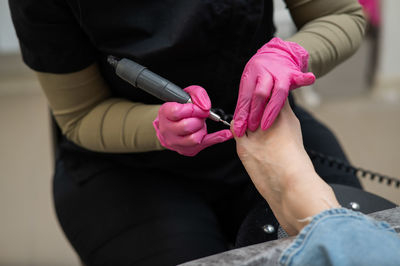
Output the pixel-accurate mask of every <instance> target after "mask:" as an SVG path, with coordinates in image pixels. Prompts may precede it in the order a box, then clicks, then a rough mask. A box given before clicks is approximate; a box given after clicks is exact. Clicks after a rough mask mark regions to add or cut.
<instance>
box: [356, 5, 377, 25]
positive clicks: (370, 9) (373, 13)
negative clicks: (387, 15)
mask: <svg viewBox="0 0 400 266" xmlns="http://www.w3.org/2000/svg"><path fill="white" fill-rule="evenodd" d="M358 2H360V4H361V5H362V6H363V8H364V10H365V12H366V13H367V15H368V19H369V21H370V22H371V24H372V25H374V26H375V27H379V26H380V25H381V20H382V19H381V10H380V3H379V2H380V1H379V0H359V1H358Z"/></svg>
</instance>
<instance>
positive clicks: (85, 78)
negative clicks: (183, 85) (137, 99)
mask: <svg viewBox="0 0 400 266" xmlns="http://www.w3.org/2000/svg"><path fill="white" fill-rule="evenodd" d="M36 73H37V76H38V79H39V82H40V84H41V86H42V88H43V90H44V93H45V94H46V97H47V99H48V102H49V105H50V108H51V111H52V113H53V115H54V117H55V119H56V121H57V124H58V125H59V126H60V128H61V130H62V132H63V134H64V135H65V136H66V137H67V138H68V139H69V140H71V141H72V142H74V143H75V144H77V145H79V146H81V147H84V148H86V149H88V150H92V151H98V152H114V153H127V152H145V151H153V150H161V149H162V146H161V144H160V143H159V141H158V139H157V136H156V133H155V130H154V128H153V124H152V122H153V120H154V119H155V118H156V116H157V112H158V109H159V107H160V106H159V105H146V104H142V103H134V102H131V101H128V100H126V99H121V98H113V97H111V93H110V90H109V88H108V86H107V84H106V83H105V81H104V80H103V78H102V76H101V75H100V72H99V70H98V68H97V65H91V66H90V67H88V68H86V69H84V70H82V71H79V72H75V73H69V74H50V73H41V72H36Z"/></svg>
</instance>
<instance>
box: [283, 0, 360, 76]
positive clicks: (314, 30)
mask: <svg viewBox="0 0 400 266" xmlns="http://www.w3.org/2000/svg"><path fill="white" fill-rule="evenodd" d="M285 2H286V5H287V7H288V9H289V11H290V13H291V15H292V18H293V21H294V22H295V24H296V26H297V28H298V29H299V31H298V32H297V33H296V34H295V35H294V36H292V37H291V38H288V39H287V40H288V41H292V42H295V43H298V44H300V45H301V46H302V47H304V48H305V49H306V50H307V51H308V53H309V55H310V61H309V71H311V72H313V73H314V74H315V75H316V76H317V77H321V76H323V75H324V74H326V73H327V72H329V71H330V70H331V69H332V68H334V67H335V66H337V65H338V64H339V63H341V62H343V61H344V60H346V59H347V58H349V57H350V56H351V55H352V54H353V53H354V52H355V51H356V50H357V49H358V47H359V46H360V45H361V42H362V40H363V38H364V33H365V27H366V24H367V22H366V19H365V16H364V13H363V10H362V7H361V5H360V4H359V3H358V0H285Z"/></svg>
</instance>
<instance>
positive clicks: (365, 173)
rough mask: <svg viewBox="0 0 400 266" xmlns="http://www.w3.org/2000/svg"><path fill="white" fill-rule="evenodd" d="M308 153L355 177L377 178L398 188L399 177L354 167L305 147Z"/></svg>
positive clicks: (312, 157)
mask: <svg viewBox="0 0 400 266" xmlns="http://www.w3.org/2000/svg"><path fill="white" fill-rule="evenodd" d="M306 151H307V153H308V155H309V156H310V158H311V160H319V161H320V163H322V164H325V163H327V164H329V166H330V167H335V166H336V167H337V169H339V170H343V171H345V172H347V173H350V172H352V173H354V174H355V175H356V176H357V177H359V178H360V177H361V178H368V177H369V178H370V179H371V180H374V179H377V180H378V182H379V183H383V182H384V181H386V185H388V186H391V185H392V184H394V185H395V187H396V188H400V179H398V178H395V177H390V176H385V175H382V174H379V173H376V172H372V171H370V170H366V169H363V168H360V167H355V166H352V165H350V164H349V163H347V162H345V161H343V160H341V159H338V158H335V157H332V156H329V155H325V154H323V153H320V152H317V151H314V150H310V149H306Z"/></svg>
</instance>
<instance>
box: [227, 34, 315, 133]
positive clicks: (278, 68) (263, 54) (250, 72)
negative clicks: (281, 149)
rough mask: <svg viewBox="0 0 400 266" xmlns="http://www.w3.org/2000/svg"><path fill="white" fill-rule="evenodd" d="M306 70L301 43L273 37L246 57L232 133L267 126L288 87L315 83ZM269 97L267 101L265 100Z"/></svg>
mask: <svg viewBox="0 0 400 266" xmlns="http://www.w3.org/2000/svg"><path fill="white" fill-rule="evenodd" d="M307 69H308V53H307V51H306V50H305V49H304V48H303V47H301V46H300V45H298V44H296V43H293V42H286V41H283V40H281V39H279V38H273V39H272V40H271V41H269V42H268V43H267V44H265V45H264V46H263V47H261V48H260V49H259V50H258V51H257V53H256V54H255V55H254V56H253V57H252V58H251V59H250V60H249V62H248V63H247V65H246V67H245V68H244V71H243V74H242V79H241V81H240V88H239V97H238V102H237V105H236V110H235V114H234V116H233V120H234V121H235V123H234V128H233V130H234V132H235V135H237V136H238V137H241V136H243V134H244V133H245V131H246V130H247V129H250V130H251V131H255V130H256V129H257V128H258V127H259V126H260V123H261V129H263V130H266V129H268V128H269V127H270V126H271V125H272V123H273V122H274V120H275V118H276V117H277V116H278V114H279V112H280V110H281V109H282V107H283V105H284V103H285V101H286V98H287V96H288V95H289V90H293V89H295V88H298V87H301V86H308V85H311V84H313V83H314V81H315V76H314V74H312V73H310V72H309V73H304V72H305V71H307ZM268 99H269V101H268Z"/></svg>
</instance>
